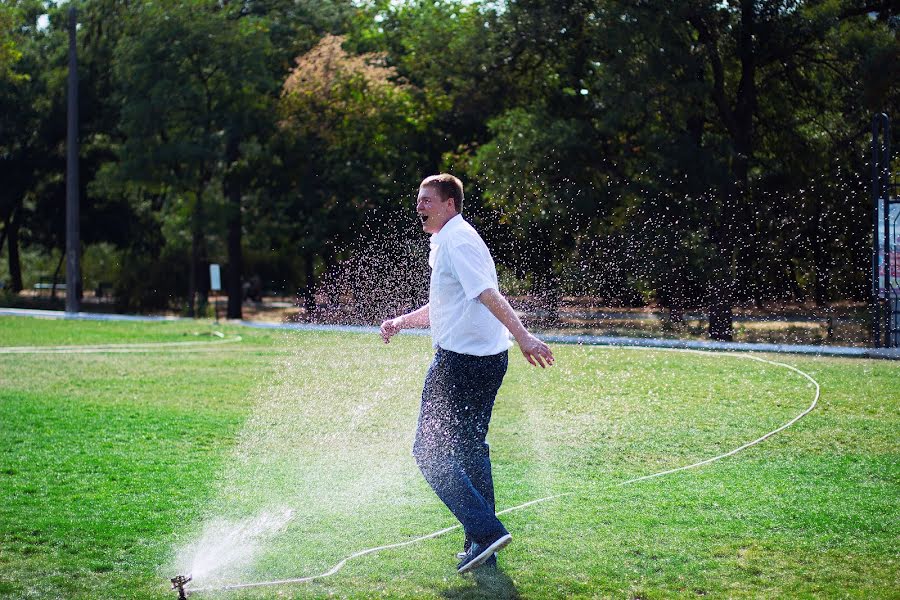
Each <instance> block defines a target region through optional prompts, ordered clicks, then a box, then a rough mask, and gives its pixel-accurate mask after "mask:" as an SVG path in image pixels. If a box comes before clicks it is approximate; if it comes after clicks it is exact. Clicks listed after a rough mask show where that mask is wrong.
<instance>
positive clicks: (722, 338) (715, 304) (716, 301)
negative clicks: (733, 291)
mask: <svg viewBox="0 0 900 600" xmlns="http://www.w3.org/2000/svg"><path fill="white" fill-rule="evenodd" d="M723 284H724V282H721V281H720V282H716V283H715V284H713V287H712V298H710V303H709V337H710V338H711V339H714V340H716V341H719V342H730V341H733V340H734V327H733V325H734V315H733V314H732V312H731V299H730V297H729V296H730V293H729V291H728V290H727V289H726V287H727V286H726V285H723Z"/></svg>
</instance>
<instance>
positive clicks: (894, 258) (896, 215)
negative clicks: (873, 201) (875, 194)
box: [875, 200, 900, 297]
mask: <svg viewBox="0 0 900 600" xmlns="http://www.w3.org/2000/svg"><path fill="white" fill-rule="evenodd" d="M885 204H888V207H889V208H888V227H889V229H888V231H889V232H890V237H889V238H888V251H887V255H888V260H889V261H890V263H889V264H890V270H891V273H890V281H889V283H890V286H891V288H892V289H893V290H894V293H895V294H896V293H900V202H888V203H886V202H885V201H884V200H882V201H881V202H879V203H878V270H877V272H876V274H875V275H876V280H877V282H878V294H879V295H880V296H882V297H884V294H885V289H884V267H885V263H884V255H885V252H884V205H885Z"/></svg>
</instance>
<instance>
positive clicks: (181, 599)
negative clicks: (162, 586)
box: [171, 575, 191, 600]
mask: <svg viewBox="0 0 900 600" xmlns="http://www.w3.org/2000/svg"><path fill="white" fill-rule="evenodd" d="M190 580H191V578H190V577H189V576H185V575H178V576H177V577H173V578H172V579H171V581H172V589H173V590H178V600H187V594H185V592H184V586H185V585H186V584H187V582H188V581H190Z"/></svg>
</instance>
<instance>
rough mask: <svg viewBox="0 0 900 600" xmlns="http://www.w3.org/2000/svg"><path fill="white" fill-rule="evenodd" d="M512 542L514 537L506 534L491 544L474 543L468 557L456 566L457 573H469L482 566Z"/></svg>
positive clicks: (467, 554)
mask: <svg viewBox="0 0 900 600" xmlns="http://www.w3.org/2000/svg"><path fill="white" fill-rule="evenodd" d="M511 541H512V536H511V535H510V534H508V533H504V534H502V535H500V536H499V537H497V538H495V539H494V541H492V542H490V543H486V544H479V543H478V542H472V546H471V547H470V548H469V551H468V552H467V553H466V557H465V558H464V559H462V562H460V563H459V564H458V565H457V566H456V572H457V573H460V574H462V573H467V572H469V571H471V570H472V569H474V568H475V567H478V566H481V565H482V564H484V563H485V562H487V560H488V559H489V558H490V557H491V556H493V555H494V552H499V551H500V550H501V549H502V548H504V547H505V546H507V545H508V544H509V543H510V542H511Z"/></svg>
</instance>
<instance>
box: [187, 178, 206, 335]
mask: <svg viewBox="0 0 900 600" xmlns="http://www.w3.org/2000/svg"><path fill="white" fill-rule="evenodd" d="M191 220H192V222H191V268H190V272H189V277H188V307H187V308H188V311H187V313H188V316H189V317H192V318H193V317H196V316H197V295H198V293H197V292H198V289H199V284H200V277H201V275H200V258H201V256H200V255H201V251H202V250H201V247H200V246H201V243H202V241H203V226H202V225H201V222H202V220H203V192H202V191H198V192H197V197H196V198H195V200H194V211H193V214H192V215H191Z"/></svg>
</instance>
